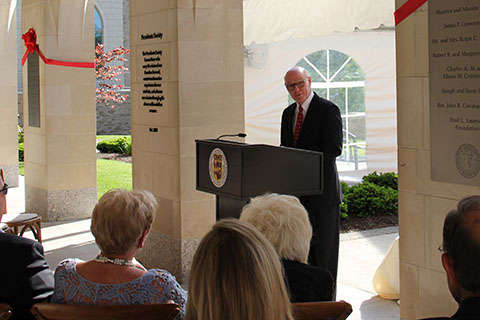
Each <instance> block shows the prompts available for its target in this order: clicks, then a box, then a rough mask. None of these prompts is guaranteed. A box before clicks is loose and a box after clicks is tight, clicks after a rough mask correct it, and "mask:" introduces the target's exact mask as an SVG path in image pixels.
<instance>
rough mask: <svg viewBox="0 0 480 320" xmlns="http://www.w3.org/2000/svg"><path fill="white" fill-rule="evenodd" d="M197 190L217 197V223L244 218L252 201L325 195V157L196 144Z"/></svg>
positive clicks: (247, 146) (265, 147) (263, 148)
mask: <svg viewBox="0 0 480 320" xmlns="http://www.w3.org/2000/svg"><path fill="white" fill-rule="evenodd" d="M195 143H196V152H197V190H200V191H204V192H208V193H213V194H215V195H216V211H217V220H219V219H222V218H226V217H235V218H238V217H239V216H240V212H241V210H242V208H243V206H244V205H245V204H247V203H248V202H249V200H250V198H252V197H255V196H258V195H261V194H264V193H266V192H275V193H280V194H290V195H294V196H303V195H314V194H321V193H322V192H323V153H321V152H315V151H308V150H301V149H293V148H286V147H276V146H270V145H264V144H246V143H239V142H232V141H223V140H195Z"/></svg>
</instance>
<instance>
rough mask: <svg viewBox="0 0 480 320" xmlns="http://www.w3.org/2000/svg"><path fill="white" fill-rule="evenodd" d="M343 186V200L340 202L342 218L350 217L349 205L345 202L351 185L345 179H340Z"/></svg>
mask: <svg viewBox="0 0 480 320" xmlns="http://www.w3.org/2000/svg"><path fill="white" fill-rule="evenodd" d="M340 185H341V186H342V194H343V202H342V203H340V219H348V205H347V203H346V202H345V195H346V194H348V192H349V190H350V187H349V186H348V184H347V183H346V182H344V181H340Z"/></svg>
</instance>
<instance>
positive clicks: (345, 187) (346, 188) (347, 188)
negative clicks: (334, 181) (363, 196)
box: [340, 181, 350, 196]
mask: <svg viewBox="0 0 480 320" xmlns="http://www.w3.org/2000/svg"><path fill="white" fill-rule="evenodd" d="M340 185H341V186H342V193H343V195H344V196H345V194H347V193H348V191H349V189H350V187H349V186H348V183H346V182H344V181H340Z"/></svg>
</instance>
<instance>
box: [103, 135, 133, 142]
mask: <svg viewBox="0 0 480 320" xmlns="http://www.w3.org/2000/svg"><path fill="white" fill-rule="evenodd" d="M120 137H130V136H129V135H123V136H122V135H99V136H97V143H98V142H100V141H103V140H113V139H117V138H120Z"/></svg>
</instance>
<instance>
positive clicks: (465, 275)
mask: <svg viewBox="0 0 480 320" xmlns="http://www.w3.org/2000/svg"><path fill="white" fill-rule="evenodd" d="M439 249H440V250H441V251H442V252H443V254H442V265H443V268H444V269H445V273H446V274H447V282H448V288H449V289H450V293H451V294H452V296H453V298H454V299H455V300H456V301H457V302H458V305H459V307H458V310H457V312H456V313H455V314H454V315H453V316H452V317H450V318H431V319H430V320H434V319H436V320H447V319H455V320H473V319H477V320H478V319H480V196H478V195H477V196H469V197H466V198H463V199H462V200H460V202H459V203H458V205H457V209H455V210H452V211H450V212H449V213H448V215H447V217H446V218H445V222H444V224H443V244H442V246H441V247H440V248H439Z"/></svg>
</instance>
